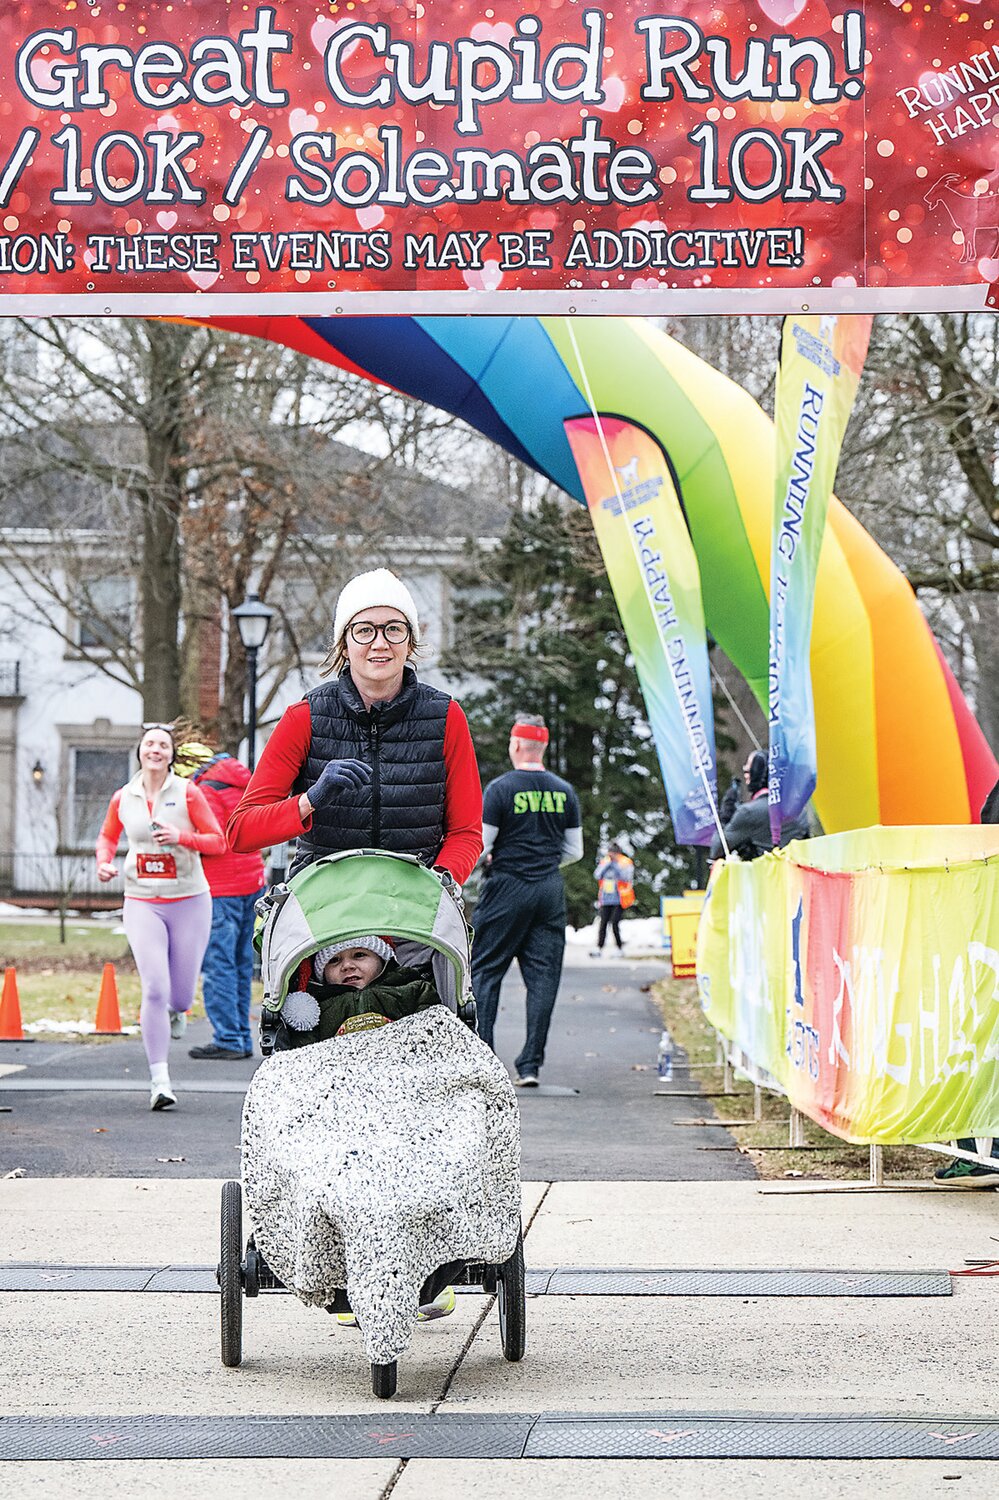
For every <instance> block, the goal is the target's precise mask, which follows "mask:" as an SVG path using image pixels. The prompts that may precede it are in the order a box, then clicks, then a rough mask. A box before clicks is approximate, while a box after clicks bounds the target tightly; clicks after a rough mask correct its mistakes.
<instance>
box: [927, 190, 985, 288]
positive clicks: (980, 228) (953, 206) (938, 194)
mask: <svg viewBox="0 0 999 1500" xmlns="http://www.w3.org/2000/svg"><path fill="white" fill-rule="evenodd" d="M960 180H961V179H960V177H959V175H958V174H957V172H945V173H944V175H943V176H942V177H940V178H938V179H937V181H936V182H935V183H934V184H933V186H932V187H931V188H930V190H929V192H928V193H927V194H926V196H925V197H924V199H923V202H924V203H925V204H927V206H928V207H929V208H943V209H944V211H945V212H946V213H947V214H948V215H949V217H950V221H951V223H952V224H953V225H954V228H955V229H960V230H961V232H962V233H963V235H964V249H963V250H962V251H961V264H962V265H970V264H971V262H972V261H975V260H977V259H978V236H979V234H982V233H984V234H986V235H991V236H992V239H991V248H992V253H993V254H996V253H997V252H999V193H983V194H981V195H980V196H978V197H976V196H975V194H974V193H959V192H958V191H957V189H956V188H955V187H953V186H952V184H953V183H955V182H960ZM982 253H983V254H984V253H985V251H983V252H982Z"/></svg>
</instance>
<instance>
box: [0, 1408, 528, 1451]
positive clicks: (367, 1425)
mask: <svg viewBox="0 0 999 1500" xmlns="http://www.w3.org/2000/svg"><path fill="white" fill-rule="evenodd" d="M534 1420H535V1418H534V1417H530V1416H526V1417H525V1416H509V1417H507V1416H502V1417H494V1416H480V1415H477V1414H469V1415H465V1416H460V1417H458V1416H454V1417H452V1416H433V1417H432V1416H428V1415H426V1414H425V1413H417V1414H415V1415H409V1414H402V1415H400V1416H398V1417H395V1416H391V1417H389V1418H386V1414H385V1409H384V1408H382V1410H381V1411H379V1412H377V1413H375V1414H371V1415H368V1416H344V1417H259V1416H258V1417H202V1416H163V1417H160V1416H157V1417H63V1418H54V1419H53V1418H49V1417H9V1418H5V1419H4V1422H3V1423H2V1425H0V1460H6V1459H30V1460H35V1461H37V1460H45V1459H49V1460H53V1459H54V1460H70V1459H81V1458H89V1459H149V1458H395V1457H398V1458H522V1457H523V1454H524V1447H525V1444H526V1442H527V1437H528V1434H529V1432H530V1428H531V1423H532V1422H533V1421H534Z"/></svg>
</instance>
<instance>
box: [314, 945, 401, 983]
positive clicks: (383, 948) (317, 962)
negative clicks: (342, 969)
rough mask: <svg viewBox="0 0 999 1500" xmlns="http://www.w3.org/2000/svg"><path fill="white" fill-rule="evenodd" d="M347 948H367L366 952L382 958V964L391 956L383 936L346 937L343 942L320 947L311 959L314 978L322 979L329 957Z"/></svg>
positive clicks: (389, 948)
mask: <svg viewBox="0 0 999 1500" xmlns="http://www.w3.org/2000/svg"><path fill="white" fill-rule="evenodd" d="M348 948H367V950H368V952H369V953H374V954H375V955H376V957H378V958H380V959H381V960H382V963H383V964H387V963H388V961H389V959H390V958H391V957H392V947H391V944H389V943H387V942H386V941H385V939H384V938H380V937H359V938H348V940H347V941H346V942H345V943H330V945H329V947H328V948H320V950H319V952H318V953H317V954H316V956H315V959H314V961H313V968H314V969H315V971H316V978H317V979H322V977H323V970H324V969H325V967H326V965H327V964H328V963H329V961H330V959H331V958H336V956H337V954H338V953H345V952H346V950H347V949H348Z"/></svg>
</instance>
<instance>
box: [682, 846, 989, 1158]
mask: <svg viewBox="0 0 999 1500" xmlns="http://www.w3.org/2000/svg"><path fill="white" fill-rule="evenodd" d="M997 873H999V828H995V827H990V826H985V827H982V826H978V827H968V826H965V825H961V826H949V825H940V826H936V827H911V828H865V829H860V830H859V831H856V832H851V833H840V834H833V835H830V836H828V837H826V838H821V839H812V840H810V841H808V842H805V843H795V844H791V845H789V846H788V848H787V849H785V850H781V851H780V852H778V853H776V854H768V855H765V856H763V857H762V858H761V859H756V860H753V861H752V862H750V863H747V864H740V863H739V862H738V861H733V862H730V863H726V864H725V865H722V866H720V867H719V869H718V872H717V876H716V878H715V879H714V880H713V881H712V884H711V886H710V889H709V892H708V897H707V901H706V903H705V906H704V910H703V912H702V914H701V923H700V929H699V933H698V958H697V972H698V988H699V991H700V998H701V1003H702V1005H703V1006H704V1009H705V1012H706V1014H707V1018H708V1020H709V1021H710V1022H711V1024H712V1026H714V1027H715V1028H716V1030H718V1031H720V1032H721V1033H722V1034H723V1035H724V1036H726V1037H728V1038H729V1040H730V1041H732V1042H733V1043H735V1045H736V1046H737V1047H739V1048H740V1049H741V1050H742V1052H743V1053H744V1054H745V1055H746V1058H747V1062H748V1064H749V1065H750V1067H751V1068H752V1069H754V1070H756V1071H757V1072H759V1073H765V1074H769V1075H770V1076H771V1078H772V1079H773V1080H775V1082H776V1084H777V1085H778V1086H779V1087H780V1088H781V1089H782V1090H783V1091H784V1092H785V1093H786V1094H787V1096H788V1098H789V1099H790V1101H791V1103H792V1105H793V1106H794V1107H795V1108H796V1109H799V1110H801V1111H802V1112H803V1113H804V1114H807V1115H808V1116H809V1117H810V1118H811V1119H813V1120H815V1121H816V1122H817V1123H818V1124H819V1125H821V1126H822V1127H823V1128H824V1129H825V1130H829V1131H832V1132H833V1134H834V1135H838V1136H841V1137H842V1138H843V1139H844V1140H848V1141H856V1142H861V1143H863V1142H874V1143H876V1144H879V1145H896V1144H901V1143H903V1142H906V1141H909V1142H915V1143H923V1144H925V1143H927V1142H930V1141H947V1140H954V1139H956V1138H957V1137H959V1136H992V1135H999V880H997V878H996V876H997Z"/></svg>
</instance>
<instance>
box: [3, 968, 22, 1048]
mask: <svg viewBox="0 0 999 1500" xmlns="http://www.w3.org/2000/svg"><path fill="white" fill-rule="evenodd" d="M24 1040H25V1035H24V1027H23V1026H22V1025H21V1001H20V997H19V996H18V993H17V975H16V974H15V972H14V970H13V969H4V971H3V995H2V996H0V1042H23V1041H24Z"/></svg>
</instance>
